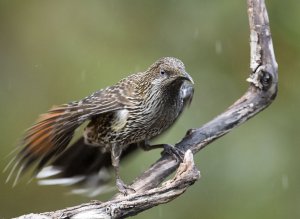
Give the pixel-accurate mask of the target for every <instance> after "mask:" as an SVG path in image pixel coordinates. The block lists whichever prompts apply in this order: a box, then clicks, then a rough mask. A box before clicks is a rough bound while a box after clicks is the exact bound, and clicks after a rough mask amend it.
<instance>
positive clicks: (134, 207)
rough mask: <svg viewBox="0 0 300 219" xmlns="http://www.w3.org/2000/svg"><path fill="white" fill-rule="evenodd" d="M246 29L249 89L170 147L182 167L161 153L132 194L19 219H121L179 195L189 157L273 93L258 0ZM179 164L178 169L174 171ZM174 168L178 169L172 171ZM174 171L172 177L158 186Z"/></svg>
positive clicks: (252, 0)
mask: <svg viewBox="0 0 300 219" xmlns="http://www.w3.org/2000/svg"><path fill="white" fill-rule="evenodd" d="M248 17H249V26H250V49H251V55H250V70H251V72H250V76H249V78H248V79H247V81H248V82H250V86H249V88H248V90H247V92H246V93H245V94H244V95H243V96H242V97H241V98H240V99H238V100H237V101H236V102H235V103H234V104H233V105H232V106H230V107H229V108H228V109H227V110H226V111H225V112H223V113H222V114H220V115H219V116H217V117H216V118H214V119H213V120H211V121H210V122H208V123H206V124H205V125H203V126H202V127H200V128H197V129H193V130H189V131H188V132H187V134H186V136H185V137H184V138H183V139H182V140H181V141H180V142H179V143H177V144H176V147H178V148H179V149H181V150H182V151H185V152H186V153H185V159H184V162H183V163H182V164H180V166H179V163H177V162H176V161H175V160H174V159H173V158H172V157H170V156H168V155H163V156H162V157H161V158H160V159H159V160H158V161H156V162H155V163H154V164H153V165H152V166H151V167H150V168H149V169H148V170H146V171H145V172H144V173H143V174H141V175H140V176H139V177H138V178H137V179H136V180H135V181H134V182H133V183H132V185H131V186H132V188H134V189H135V191H136V193H134V194H131V195H128V196H126V197H124V196H122V195H120V194H117V195H116V196H115V197H114V198H112V199H111V200H110V201H107V202H105V203H101V202H98V201H92V202H90V203H86V204H82V205H79V206H75V207H71V208H66V209H62V210H57V211H53V212H47V213H42V214H29V215H24V216H21V217H19V218H124V217H128V216H132V215H136V214H138V213H139V212H142V211H144V210H146V209H149V208H152V207H154V206H157V205H159V204H162V203H166V202H169V201H171V200H173V199H174V198H176V197H178V196H179V195H181V194H182V193H183V192H184V191H185V190H186V189H187V187H189V186H190V185H192V184H193V183H194V182H195V181H196V180H197V179H198V178H199V176H200V174H199V172H198V171H197V169H196V168H195V166H194V162H193V155H192V153H191V152H193V154H195V153H197V152H198V151H200V150H201V149H203V148H204V147H205V146H207V145H208V144H209V143H211V142H212V141H214V140H216V139H217V138H219V137H221V136H223V135H225V134H226V133H228V132H229V131H231V130H232V129H233V128H235V127H237V126H238V125H240V124H242V123H244V122H245V121H247V120H248V119H250V118H252V117H253V116H255V115H256V114H257V113H259V112H260V111H262V110H263V109H265V108H266V107H268V106H269V105H270V104H271V103H272V101H273V100H274V99H275V97H276V94H277V83H278V73H277V63H276V60H275V55H274V50H273V44H272V38H271V32H270V26H269V19H268V14H267V9H266V6H265V3H264V0H248ZM178 166H179V168H178ZM177 168H178V169H177ZM176 169H177V173H176V176H175V177H174V179H172V180H169V181H167V182H165V183H163V184H162V185H161V183H162V182H163V181H164V180H165V179H166V178H167V177H168V176H169V175H170V174H171V173H173V172H174V171H175V170H176Z"/></svg>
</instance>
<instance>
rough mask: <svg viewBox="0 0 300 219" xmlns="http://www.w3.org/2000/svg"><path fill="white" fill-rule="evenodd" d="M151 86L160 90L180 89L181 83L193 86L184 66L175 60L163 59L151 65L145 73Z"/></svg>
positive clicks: (170, 58) (171, 58)
mask: <svg viewBox="0 0 300 219" xmlns="http://www.w3.org/2000/svg"><path fill="white" fill-rule="evenodd" d="M147 76H148V77H149V78H150V80H149V81H151V84H152V86H154V87H156V86H159V87H161V88H167V87H168V88H173V87H174V88H175V87H178V88H179V87H180V86H181V85H182V84H183V83H185V82H189V83H190V84H191V85H193V84H194V81H193V79H192V77H191V76H190V75H189V74H188V73H187V72H186V71H185V67H184V64H183V63H182V61H180V60H179V59H177V58H173V57H164V58H160V59H159V60H157V61H156V62H155V63H153V64H152V65H151V66H150V67H149V68H148V70H147V71H146V77H147Z"/></svg>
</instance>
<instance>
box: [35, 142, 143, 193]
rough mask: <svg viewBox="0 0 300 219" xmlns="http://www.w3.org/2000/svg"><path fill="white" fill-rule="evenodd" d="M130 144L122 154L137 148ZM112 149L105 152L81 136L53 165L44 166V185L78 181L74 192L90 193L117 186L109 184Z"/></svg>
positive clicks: (40, 179) (42, 178)
mask: <svg viewBox="0 0 300 219" xmlns="http://www.w3.org/2000/svg"><path fill="white" fill-rule="evenodd" d="M137 147H138V146H137V145H136V144H134V145H130V146H129V147H127V148H126V149H125V151H124V152H123V154H122V158H123V157H124V156H127V155H128V154H131V152H133V151H135V150H136V149H137ZM111 167H112V165H111V153H110V152H105V153H103V152H102V151H101V150H100V149H99V147H95V146H90V145H87V144H85V142H84V139H83V138H80V139H79V140H77V141H76V142H75V143H74V144H73V145H71V146H70V147H69V148H67V150H65V151H64V152H63V153H62V154H61V155H60V156H59V157H57V158H56V159H55V160H54V161H53V162H51V165H50V166H46V167H44V168H43V169H42V170H41V171H40V172H39V173H38V174H37V178H38V179H39V184H40V185H64V186H69V185H75V186H77V188H75V189H73V190H72V192H73V193H76V194H84V195H88V196H96V195H98V194H102V193H104V192H107V191H110V190H112V189H115V187H114V186H112V187H111V186H109V185H108V182H109V181H110V179H111V170H112V168H111Z"/></svg>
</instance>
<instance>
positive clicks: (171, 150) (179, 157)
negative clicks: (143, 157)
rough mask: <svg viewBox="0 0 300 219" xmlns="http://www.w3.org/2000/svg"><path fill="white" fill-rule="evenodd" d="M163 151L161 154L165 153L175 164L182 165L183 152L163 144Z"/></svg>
mask: <svg viewBox="0 0 300 219" xmlns="http://www.w3.org/2000/svg"><path fill="white" fill-rule="evenodd" d="M163 146H164V150H163V152H162V153H167V154H169V155H171V156H172V157H174V158H175V159H176V162H179V163H182V161H183V158H184V152H183V151H182V150H180V149H178V148H176V147H174V146H172V145H169V144H164V145H163Z"/></svg>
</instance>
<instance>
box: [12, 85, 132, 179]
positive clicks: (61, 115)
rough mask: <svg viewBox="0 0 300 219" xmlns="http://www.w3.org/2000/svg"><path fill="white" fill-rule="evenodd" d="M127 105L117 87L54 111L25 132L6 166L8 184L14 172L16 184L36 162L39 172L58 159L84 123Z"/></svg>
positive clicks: (98, 92)
mask: <svg viewBox="0 0 300 219" xmlns="http://www.w3.org/2000/svg"><path fill="white" fill-rule="evenodd" d="M129 104H130V103H129V100H127V99H126V98H125V97H124V96H122V95H121V94H120V92H118V89H117V88H116V87H109V88H107V89H104V90H100V91H97V92H95V93H93V94H92V95H90V96H88V97H86V98H84V99H82V100H81V101H75V102H71V103H69V104H64V105H60V106H55V107H53V108H52V109H50V110H49V111H48V112H47V113H45V114H42V115H41V116H40V117H39V119H38V120H37V122H36V123H35V124H34V125H33V126H32V127H31V128H30V129H28V130H27V131H26V133H25V137H24V138H23V140H22V142H21V145H20V146H21V149H20V151H19V153H18V154H17V156H16V157H15V158H14V159H13V161H12V162H10V163H9V164H8V168H9V167H12V168H11V172H10V174H9V176H8V180H9V179H10V178H11V176H12V174H13V173H14V172H15V170H16V169H18V171H17V173H16V179H15V182H16V181H17V180H18V177H19V175H20V174H21V173H22V172H23V171H24V170H25V169H27V168H28V167H29V166H31V165H32V164H33V163H36V162H38V168H37V169H40V168H41V167H43V166H44V165H45V164H46V163H47V161H49V160H50V159H51V158H52V157H55V156H57V155H59V154H60V153H61V152H62V151H63V150H64V149H65V148H66V147H67V145H68V144H69V142H70V141H71V139H72V137H73V134H74V131H75V129H76V128H77V127H79V126H80V125H81V124H82V123H83V122H85V121H87V120H89V119H91V118H92V117H93V116H96V115H99V114H103V113H107V112H113V111H118V110H122V109H124V108H125V107H126V106H127V105H129ZM12 163H14V165H12ZM6 169H7V168H6ZM8 180H7V181H8Z"/></svg>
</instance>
